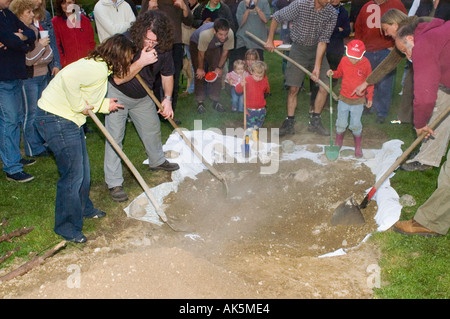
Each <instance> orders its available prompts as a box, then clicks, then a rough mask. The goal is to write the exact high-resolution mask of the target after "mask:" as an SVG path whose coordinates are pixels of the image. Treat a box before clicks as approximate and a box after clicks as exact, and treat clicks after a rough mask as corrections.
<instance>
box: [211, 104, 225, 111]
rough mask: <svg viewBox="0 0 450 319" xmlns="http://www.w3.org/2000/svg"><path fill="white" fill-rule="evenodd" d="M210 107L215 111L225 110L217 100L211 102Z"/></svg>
mask: <svg viewBox="0 0 450 319" xmlns="http://www.w3.org/2000/svg"><path fill="white" fill-rule="evenodd" d="M212 108H213V109H214V110H216V111H217V112H221V113H223V112H225V111H226V110H225V109H224V108H223V106H222V104H220V103H219V102H213V104H212Z"/></svg>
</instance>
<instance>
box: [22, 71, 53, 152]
mask: <svg viewBox="0 0 450 319" xmlns="http://www.w3.org/2000/svg"><path fill="white" fill-rule="evenodd" d="M47 84H48V76H47V75H41V76H37V77H34V78H31V79H26V80H24V81H23V98H24V103H23V114H22V115H23V119H22V130H23V145H24V149H25V155H26V156H35V155H38V154H41V153H42V152H44V151H45V150H46V147H45V146H44V139H43V138H42V137H41V136H40V135H39V133H38V131H37V129H36V127H35V125H34V120H35V118H36V112H37V109H38V106H37V101H38V100H39V99H40V97H41V95H42V91H44V89H45V87H46V86H47Z"/></svg>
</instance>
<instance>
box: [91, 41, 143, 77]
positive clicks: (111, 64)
mask: <svg viewBox="0 0 450 319" xmlns="http://www.w3.org/2000/svg"><path fill="white" fill-rule="evenodd" d="M136 52H137V48H136V45H135V44H134V43H133V42H131V41H130V40H129V39H128V38H127V37H126V36H125V35H123V34H116V35H113V36H112V37H110V38H108V39H106V40H105V42H103V43H101V44H100V45H98V46H97V47H96V48H95V49H94V50H92V51H91V52H90V53H89V54H88V56H87V59H93V60H95V61H105V62H106V64H107V65H108V68H109V70H110V71H112V72H113V73H114V75H116V76H117V77H124V76H125V75H126V74H127V73H128V72H129V70H130V65H131V63H132V62H133V57H134V55H135V54H136Z"/></svg>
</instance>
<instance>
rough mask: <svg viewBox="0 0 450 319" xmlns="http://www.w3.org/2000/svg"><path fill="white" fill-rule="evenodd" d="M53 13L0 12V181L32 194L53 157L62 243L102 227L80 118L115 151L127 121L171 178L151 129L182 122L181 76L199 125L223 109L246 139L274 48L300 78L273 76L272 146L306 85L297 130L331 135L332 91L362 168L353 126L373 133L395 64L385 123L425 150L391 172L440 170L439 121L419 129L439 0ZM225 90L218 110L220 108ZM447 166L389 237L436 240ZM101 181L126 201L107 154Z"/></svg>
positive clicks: (68, 1) (145, 6)
mask: <svg viewBox="0 0 450 319" xmlns="http://www.w3.org/2000/svg"><path fill="white" fill-rule="evenodd" d="M55 9H56V14H55V16H54V17H53V18H51V15H50V13H49V11H48V10H47V9H46V2H45V0H0V11H1V12H2V14H0V29H1V30H2V32H1V35H0V64H1V65H2V67H1V68H0V142H1V144H0V154H1V160H2V163H3V171H4V172H5V173H6V178H7V179H8V180H10V181H16V182H30V181H32V180H33V179H34V176H32V175H30V174H28V173H26V172H25V171H24V169H23V167H24V166H27V165H32V164H34V163H35V161H36V159H38V158H39V157H44V156H45V157H48V156H50V155H51V154H53V156H54V157H55V160H56V164H57V166H58V170H59V172H60V174H61V176H60V179H59V181H58V184H57V185H58V187H57V199H56V207H55V220H56V222H55V232H56V233H58V234H60V235H61V236H63V237H64V238H65V239H67V240H70V241H74V242H85V241H86V238H85V237H84V235H83V233H82V225H83V218H99V217H103V216H104V215H105V213H104V212H102V211H100V210H98V209H95V208H94V206H93V203H92V202H91V201H90V199H89V184H90V167H89V158H88V156H87V151H86V141H85V133H86V125H85V123H86V116H87V115H88V113H89V111H93V112H103V113H105V126H106V128H107V130H108V131H109V132H110V133H111V134H112V136H113V138H114V140H115V141H116V142H117V143H118V144H119V145H120V147H122V141H123V138H124V133H125V127H126V123H127V121H129V120H131V121H132V122H133V124H134V126H135V127H136V129H137V133H138V135H139V137H140V138H141V140H142V143H143V145H144V148H145V152H146V154H147V156H148V159H149V167H150V169H152V170H165V171H173V170H177V169H178V168H179V166H178V165H177V164H174V163H170V162H169V161H168V160H167V159H166V158H165V156H164V153H163V151H162V143H161V130H160V120H161V118H163V119H164V118H165V119H167V118H169V117H170V118H172V119H174V120H176V122H177V123H180V122H181V119H179V118H175V114H176V109H177V104H179V102H178V100H179V99H178V96H179V91H180V89H181V88H180V77H181V74H184V75H186V76H188V77H189V79H188V83H189V85H188V86H187V87H186V90H185V92H183V93H182V94H183V95H188V94H193V95H194V97H195V100H196V101H197V113H198V114H199V116H201V115H200V114H202V113H205V112H207V106H206V105H207V104H209V103H207V99H209V100H210V101H211V108H212V109H213V110H215V111H216V112H219V113H223V112H226V111H227V108H228V105H230V110H231V111H232V112H244V111H245V112H246V114H245V116H246V121H245V126H246V127H247V128H248V129H250V130H252V131H254V132H256V134H252V135H253V136H257V132H258V129H259V128H261V127H262V126H263V125H264V120H265V117H266V114H267V110H266V96H267V95H268V94H270V84H269V83H270V81H271V77H270V70H268V67H267V64H266V63H265V62H264V52H265V50H267V51H269V52H270V51H274V50H275V48H276V46H275V39H276V37H277V35H279V38H280V39H281V40H282V42H283V43H286V44H290V50H289V52H287V53H288V55H289V57H290V58H291V59H292V60H294V61H295V62H296V64H300V65H301V66H303V67H304V68H305V69H306V70H308V71H309V73H307V72H305V71H304V70H301V69H300V68H298V67H297V65H296V64H295V63H292V62H291V61H287V64H286V65H285V67H283V73H284V80H283V81H284V85H285V87H286V89H287V101H286V119H285V120H284V121H283V123H282V125H281V126H280V129H279V134H280V136H287V135H292V134H295V115H296V112H298V111H297V106H298V99H299V92H300V90H301V89H302V88H304V83H305V80H307V79H308V80H310V81H311V85H310V89H311V93H312V94H311V101H310V105H311V107H310V116H309V125H308V131H310V132H313V133H315V134H318V135H322V136H329V135H330V132H329V131H328V130H327V129H325V128H324V126H323V125H322V120H321V114H322V112H323V110H324V108H325V107H326V103H327V101H328V96H329V95H328V94H329V90H330V87H329V85H328V84H327V83H330V81H332V83H335V84H336V83H337V81H338V79H339V78H342V82H341V90H340V92H339V103H338V117H337V121H336V133H337V134H336V145H338V146H342V144H343V137H344V134H345V132H346V130H347V129H349V130H351V131H352V133H353V136H354V143H355V156H356V157H362V156H363V153H362V144H361V143H362V142H361V141H362V131H363V128H362V124H361V123H362V122H361V118H362V116H365V114H370V113H372V112H376V122H377V123H379V124H382V123H384V122H385V121H386V118H387V116H388V112H389V109H390V106H391V104H392V96H393V89H394V76H395V72H396V71H397V66H398V64H399V63H400V62H401V61H404V60H405V57H406V67H405V70H404V77H403V80H402V94H403V95H402V98H401V105H400V107H399V108H398V118H397V119H395V120H393V121H392V123H407V124H411V125H413V126H414V127H415V128H416V130H417V133H418V134H420V133H422V132H424V131H425V132H427V133H429V134H431V135H433V136H434V138H427V139H425V142H423V144H422V146H421V148H420V151H419V152H418V154H416V155H415V157H414V158H412V159H410V160H409V161H408V162H406V163H404V164H403V165H402V168H403V169H405V170H410V171H411V170H419V171H422V170H426V169H429V168H432V167H439V166H440V163H441V160H442V158H443V157H444V156H445V153H446V151H447V146H448V140H449V135H450V127H449V126H450V117H447V118H446V119H445V120H443V121H442V122H441V123H440V124H439V126H438V127H437V128H435V129H434V130H432V129H430V128H429V127H428V124H429V123H430V121H432V120H433V119H434V118H435V117H437V116H439V114H440V113H442V112H445V111H446V107H448V102H449V101H450V82H449V81H450V74H449V73H448V72H449V71H448V70H450V67H449V63H450V56H449V54H450V53H449V52H450V50H449V49H450V48H449V45H450V44H449V43H450V39H449V35H450V22H448V19H449V15H450V8H449V4H448V1H446V0H434V1H432V0H409V1H406V0H405V1H403V0H402V1H401V0H359V1H356V0H355V1H351V9H350V11H349V12H348V11H347V9H346V8H344V6H343V5H342V3H341V0H291V1H288V0H274V1H272V2H270V1H268V0H233V1H232V0H202V1H197V0H142V3H141V4H140V6H136V4H135V3H134V1H133V0H99V1H98V2H97V3H96V4H95V6H94V10H93V13H92V16H93V20H94V27H93V26H92V23H91V21H90V19H89V18H88V17H87V16H85V15H84V14H83V13H82V11H81V10H80V7H79V6H78V5H77V0H56V8H55ZM138 9H140V10H138ZM267 26H268V27H267ZM246 31H249V32H251V33H253V34H254V35H255V36H256V37H258V38H259V39H260V40H261V42H258V41H255V39H254V38H252V37H249V35H248V34H247V33H246ZM95 34H97V35H98V42H99V43H98V44H96V42H95ZM350 40H351V41H350ZM261 43H264V44H261ZM402 71H403V70H402ZM211 74H213V75H212V78H211V79H209V76H210V75H211ZM138 78H139V79H138ZM330 78H332V79H330ZM139 80H142V81H144V82H145V85H146V86H148V87H149V88H150V89H151V90H152V91H153V92H154V93H155V98H156V99H157V100H158V101H154V100H153V98H152V97H150V96H148V93H147V91H146V88H144V87H143V85H142V84H141V82H140V81H139ZM224 83H226V85H224ZM319 84H320V85H319ZM324 84H325V85H324ZM224 88H225V89H226V90H228V93H229V94H228V95H225V96H229V97H230V100H229V101H226V102H225V101H221V96H222V95H221V91H222V90H223V89H224ZM244 99H245V100H244ZM155 103H158V104H159V103H160V104H161V106H162V110H158V108H157V107H156V105H155ZM243 105H245V106H246V107H245V109H244V107H243ZM250 134H251V132H250ZM21 135H23V152H22V150H21ZM23 153H24V154H25V156H26V157H27V158H23V157H22V154H23ZM447 163H448V162H447ZM447 163H446V164H444V165H443V166H442V168H441V174H440V175H439V185H438V189H437V190H436V192H435V193H434V194H433V195H432V196H431V197H430V199H429V200H428V201H427V203H425V204H424V205H423V206H422V207H421V208H420V209H419V211H418V213H417V216H416V217H415V219H414V220H412V221H409V222H407V223H406V222H399V223H397V224H396V226H395V227H396V228H395V229H397V230H398V231H400V232H403V233H408V234H409V233H420V234H426V235H434V234H446V233H447V231H448V227H449V225H450V220H449V219H450V208H449V207H448V201H446V200H445V198H446V196H445V193H447V194H448V191H449V187H450V175H449V172H450V167H448V164H447ZM104 173H105V182H106V184H107V186H108V189H109V191H110V195H111V198H112V199H113V200H114V201H118V202H122V201H127V200H128V196H127V194H126V191H125V190H124V188H123V182H124V178H123V175H122V163H121V159H120V157H119V156H118V154H117V153H116V152H115V151H114V149H113V148H112V146H111V145H110V143H109V142H108V141H106V143H105V158H104Z"/></svg>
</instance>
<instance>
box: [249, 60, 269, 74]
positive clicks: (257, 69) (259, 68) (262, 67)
mask: <svg viewBox="0 0 450 319" xmlns="http://www.w3.org/2000/svg"><path fill="white" fill-rule="evenodd" d="M251 70H252V73H256V74H262V75H264V76H265V75H266V73H267V64H266V63H265V62H263V61H255V63H253V64H252V66H251Z"/></svg>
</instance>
